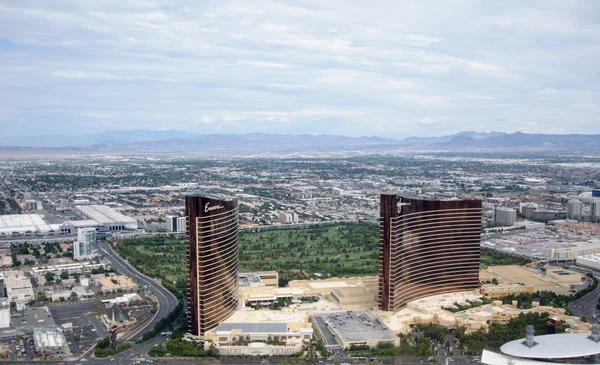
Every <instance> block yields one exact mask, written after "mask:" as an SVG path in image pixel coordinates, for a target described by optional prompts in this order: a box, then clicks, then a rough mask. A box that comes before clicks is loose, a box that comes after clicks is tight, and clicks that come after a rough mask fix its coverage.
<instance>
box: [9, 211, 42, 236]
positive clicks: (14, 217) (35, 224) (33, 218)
mask: <svg viewBox="0 0 600 365" xmlns="http://www.w3.org/2000/svg"><path fill="white" fill-rule="evenodd" d="M51 231H53V229H52V227H51V226H50V225H49V224H48V223H46V222H45V221H44V218H43V217H42V216H41V215H39V214H5V215H0V236H11V235H27V234H32V235H33V234H36V233H39V234H46V233H49V232H51Z"/></svg>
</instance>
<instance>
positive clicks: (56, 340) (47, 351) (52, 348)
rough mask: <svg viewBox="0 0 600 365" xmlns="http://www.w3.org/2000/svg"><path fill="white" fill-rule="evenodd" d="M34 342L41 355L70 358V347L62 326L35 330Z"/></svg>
mask: <svg viewBox="0 0 600 365" xmlns="http://www.w3.org/2000/svg"><path fill="white" fill-rule="evenodd" d="M33 341H34V343H35V348H36V349H37V351H38V353H39V354H40V355H50V356H61V357H64V356H69V355H71V351H69V345H68V343H67V340H66V339H65V335H64V333H63V328H62V327H61V326H44V327H40V328H34V330H33Z"/></svg>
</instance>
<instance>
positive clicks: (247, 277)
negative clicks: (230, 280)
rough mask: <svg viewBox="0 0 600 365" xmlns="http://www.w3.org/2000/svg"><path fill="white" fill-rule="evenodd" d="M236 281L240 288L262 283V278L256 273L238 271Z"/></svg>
mask: <svg viewBox="0 0 600 365" xmlns="http://www.w3.org/2000/svg"><path fill="white" fill-rule="evenodd" d="M238 283H239V286H240V287H241V288H248V287H251V286H253V285H254V286H256V285H258V286H261V285H264V284H263V282H262V280H260V278H259V277H258V274H257V273H240V274H238Z"/></svg>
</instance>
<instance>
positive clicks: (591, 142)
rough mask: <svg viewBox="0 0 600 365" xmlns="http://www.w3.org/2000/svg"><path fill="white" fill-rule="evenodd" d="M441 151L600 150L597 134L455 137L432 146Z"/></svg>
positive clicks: (524, 134) (599, 140)
mask: <svg viewBox="0 0 600 365" xmlns="http://www.w3.org/2000/svg"><path fill="white" fill-rule="evenodd" d="M432 147H436V148H441V149H452V150H456V149H482V150H488V149H499V148H502V149H505V150H506V149H509V150H510V149H518V150H531V149H536V150H557V151H558V150H562V151H576V150H577V151H580V150H595V151H599V150H600V135H597V134H527V133H521V132H517V133H512V134H502V135H497V136H490V137H487V138H479V137H474V136H468V135H456V136H454V137H453V138H452V139H451V140H449V141H448V142H443V143H440V144H437V145H436V146H432Z"/></svg>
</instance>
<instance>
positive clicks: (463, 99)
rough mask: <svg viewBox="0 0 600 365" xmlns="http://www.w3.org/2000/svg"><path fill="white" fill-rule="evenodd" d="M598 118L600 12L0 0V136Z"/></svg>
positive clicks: (478, 4)
mask: <svg viewBox="0 0 600 365" xmlns="http://www.w3.org/2000/svg"><path fill="white" fill-rule="evenodd" d="M367 4H368V5H367ZM599 116H600V1H597V0H589V1H568V0H560V1H550V0H540V1H534V0H531V1H492V0H490V1H477V0H456V1H442V0H440V1H408V0H405V1H401V0H390V1H379V0H372V1H364V0H357V1H351V0H343V1H342V0H340V1H338V0H327V1H323V0H319V1H316V0H314V1H313V0H306V1H294V0H291V1H262V0H251V1H207V0H202V1H196V0H194V1H183V0H171V1H169V0H165V1H161V0H94V1H79V0H78V1H75V0H74V1H66V0H56V1H52V2H50V1H43V0H38V1H36V0H0V131H2V132H1V133H0V134H2V135H4V136H7V135H28V134H46V133H48V134H81V133H91V132H100V131H106V130H123V129H128V130H129V129H153V130H166V129H175V130H185V131H190V132H198V133H247V132H268V133H291V134H298V133H311V134H321V133H327V134H343V135H349V136H360V135H368V136H386V137H391V138H401V137H406V136H414V135H416V136H432V135H444V134H450V133H456V132H459V131H463V130H475V131H492V130H497V131H505V132H515V131H523V132H541V133H600V118H599Z"/></svg>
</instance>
